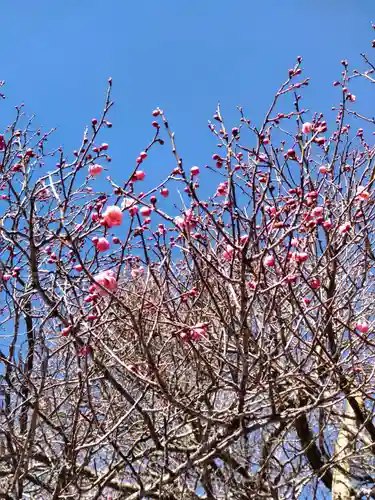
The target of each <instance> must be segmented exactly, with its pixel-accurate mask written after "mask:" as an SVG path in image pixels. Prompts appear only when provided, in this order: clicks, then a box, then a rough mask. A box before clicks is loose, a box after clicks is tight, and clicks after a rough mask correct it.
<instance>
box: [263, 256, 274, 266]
mask: <svg viewBox="0 0 375 500" xmlns="http://www.w3.org/2000/svg"><path fill="white" fill-rule="evenodd" d="M264 265H265V266H267V267H273V266H274V265H275V257H274V256H273V255H268V256H267V257H265V259H264Z"/></svg>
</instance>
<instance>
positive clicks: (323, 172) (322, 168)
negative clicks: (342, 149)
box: [319, 165, 329, 175]
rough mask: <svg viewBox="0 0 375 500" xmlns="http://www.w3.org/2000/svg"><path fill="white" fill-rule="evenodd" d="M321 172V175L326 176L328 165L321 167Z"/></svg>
mask: <svg viewBox="0 0 375 500" xmlns="http://www.w3.org/2000/svg"><path fill="white" fill-rule="evenodd" d="M319 172H320V173H321V174H323V175H325V174H328V172H329V169H328V168H327V166H326V165H322V166H321V167H319Z"/></svg>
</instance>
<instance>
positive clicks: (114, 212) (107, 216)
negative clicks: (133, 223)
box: [103, 205, 122, 227]
mask: <svg viewBox="0 0 375 500" xmlns="http://www.w3.org/2000/svg"><path fill="white" fill-rule="evenodd" d="M103 219H104V222H105V223H106V225H107V227H112V226H120V225H121V223H122V212H121V208H120V207H116V206H115V205H112V206H110V207H108V208H107V210H106V211H105V212H104V214H103Z"/></svg>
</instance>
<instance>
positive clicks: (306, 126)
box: [302, 122, 312, 134]
mask: <svg viewBox="0 0 375 500" xmlns="http://www.w3.org/2000/svg"><path fill="white" fill-rule="evenodd" d="M311 131H312V124H311V123H310V122H306V123H304V124H303V125H302V133H304V134H310V133H311Z"/></svg>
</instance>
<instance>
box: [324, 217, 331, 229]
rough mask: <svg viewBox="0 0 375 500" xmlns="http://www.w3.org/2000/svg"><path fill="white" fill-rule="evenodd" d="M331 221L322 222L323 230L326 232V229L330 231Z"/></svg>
mask: <svg viewBox="0 0 375 500" xmlns="http://www.w3.org/2000/svg"><path fill="white" fill-rule="evenodd" d="M332 226H333V224H332V221H331V219H326V220H325V221H324V222H323V227H324V229H326V230H328V229H332Z"/></svg>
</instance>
